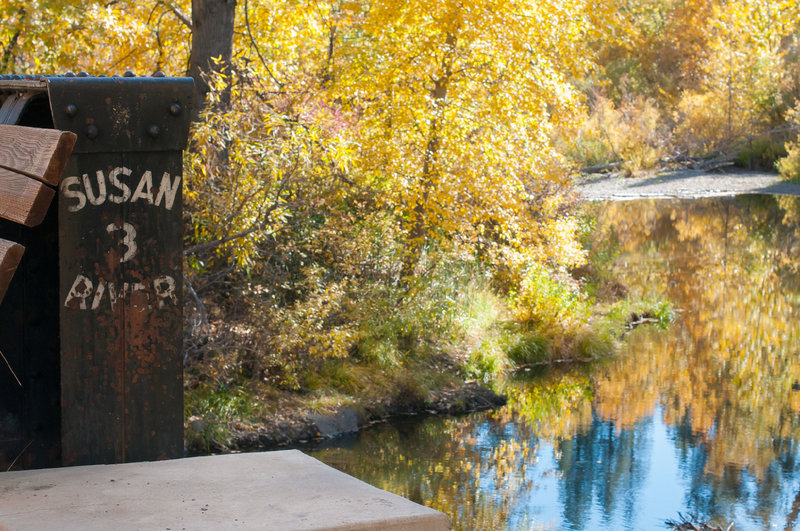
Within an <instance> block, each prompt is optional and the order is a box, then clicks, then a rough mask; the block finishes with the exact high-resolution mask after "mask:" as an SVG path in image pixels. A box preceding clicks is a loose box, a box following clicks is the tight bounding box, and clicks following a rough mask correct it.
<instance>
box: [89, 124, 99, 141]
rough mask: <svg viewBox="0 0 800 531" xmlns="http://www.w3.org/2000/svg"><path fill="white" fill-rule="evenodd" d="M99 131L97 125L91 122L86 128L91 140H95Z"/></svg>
mask: <svg viewBox="0 0 800 531" xmlns="http://www.w3.org/2000/svg"><path fill="white" fill-rule="evenodd" d="M98 132H99V131H98V130H97V126H96V125H94V124H90V125H89V126H88V127H87V128H86V138H88V139H89V140H94V139H95V138H97V134H98Z"/></svg>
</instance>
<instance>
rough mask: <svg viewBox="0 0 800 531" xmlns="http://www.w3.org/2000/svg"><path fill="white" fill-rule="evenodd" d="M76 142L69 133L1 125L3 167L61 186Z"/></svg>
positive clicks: (72, 134)
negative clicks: (60, 181)
mask: <svg viewBox="0 0 800 531" xmlns="http://www.w3.org/2000/svg"><path fill="white" fill-rule="evenodd" d="M76 139H77V136H75V134H74V133H70V132H68V131H57V130H55V129H39V128H36V127H23V126H19V125H0V168H5V169H7V170H11V171H14V172H17V173H21V174H23V175H27V176H28V177H33V178H34V179H38V180H40V181H42V182H45V183H47V184H50V185H52V186H58V181H59V180H60V179H61V172H63V171H64V166H65V165H66V164H67V160H68V159H69V156H70V154H71V153H72V148H73V147H74V146H75V140H76Z"/></svg>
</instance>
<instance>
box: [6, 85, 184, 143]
mask: <svg viewBox="0 0 800 531" xmlns="http://www.w3.org/2000/svg"><path fill="white" fill-rule="evenodd" d="M47 81H48V91H49V95H50V106H51V108H52V111H53V123H54V124H55V128H56V129H61V130H65V131H72V132H73V133H75V134H77V135H78V141H77V143H76V145H75V149H74V151H73V152H74V153H109V152H130V151H177V150H181V149H184V148H185V147H186V139H187V137H188V134H189V116H190V115H191V105H192V104H191V101H192V87H193V81H192V79H191V78H153V77H136V78H128V77H58V76H55V77H49V78H47ZM1 87H2V84H0V88H1Z"/></svg>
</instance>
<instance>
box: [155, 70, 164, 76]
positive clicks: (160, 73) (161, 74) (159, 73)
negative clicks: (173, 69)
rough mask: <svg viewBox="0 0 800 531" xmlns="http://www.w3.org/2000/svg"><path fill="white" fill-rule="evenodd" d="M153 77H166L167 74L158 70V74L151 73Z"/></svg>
mask: <svg viewBox="0 0 800 531" xmlns="http://www.w3.org/2000/svg"><path fill="white" fill-rule="evenodd" d="M153 77H167V74H165V73H164V72H162V71H161V70H159V71H158V72H154V73H153Z"/></svg>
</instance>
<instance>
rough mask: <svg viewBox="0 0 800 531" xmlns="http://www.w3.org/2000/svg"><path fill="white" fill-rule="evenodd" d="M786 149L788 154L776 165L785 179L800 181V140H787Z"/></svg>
mask: <svg viewBox="0 0 800 531" xmlns="http://www.w3.org/2000/svg"><path fill="white" fill-rule="evenodd" d="M786 151H787V153H786V156H785V157H783V158H782V159H780V160H779V161H778V162H777V163H776V165H775V166H776V168H777V169H778V172H780V174H781V175H782V176H783V177H784V178H785V179H788V180H790V181H793V182H800V142H798V141H794V142H787V143H786Z"/></svg>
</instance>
